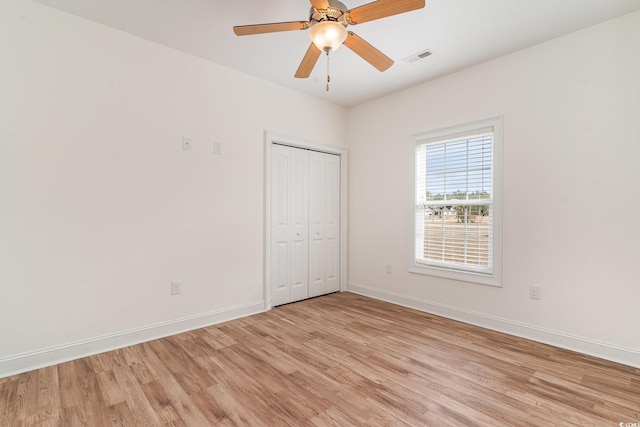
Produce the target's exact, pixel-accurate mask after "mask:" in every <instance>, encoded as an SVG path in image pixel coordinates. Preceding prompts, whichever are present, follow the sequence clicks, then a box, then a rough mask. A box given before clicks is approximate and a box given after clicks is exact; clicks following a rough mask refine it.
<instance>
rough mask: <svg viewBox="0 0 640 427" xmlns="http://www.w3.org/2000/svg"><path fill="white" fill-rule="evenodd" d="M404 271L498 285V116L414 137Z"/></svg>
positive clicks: (500, 126)
mask: <svg viewBox="0 0 640 427" xmlns="http://www.w3.org/2000/svg"><path fill="white" fill-rule="evenodd" d="M411 149H412V151H413V153H414V167H415V169H414V171H415V174H414V180H415V181H414V191H413V197H412V200H414V205H413V207H412V216H413V223H414V233H413V235H414V239H413V248H412V251H411V253H412V259H411V266H410V271H411V272H414V273H421V274H428V275H434V276H440V277H447V278H451V279H457V280H464V281H470V282H476V283H481V284H486V285H493V286H501V267H502V262H501V261H502V238H501V229H502V227H501V222H502V205H501V176H502V170H501V167H502V118H495V119H490V120H485V121H482V122H477V123H471V124H467V125H462V126H457V127H454V128H449V129H443V130H439V131H434V132H428V133H424V134H420V135H415V136H414V137H413V139H412V144H411Z"/></svg>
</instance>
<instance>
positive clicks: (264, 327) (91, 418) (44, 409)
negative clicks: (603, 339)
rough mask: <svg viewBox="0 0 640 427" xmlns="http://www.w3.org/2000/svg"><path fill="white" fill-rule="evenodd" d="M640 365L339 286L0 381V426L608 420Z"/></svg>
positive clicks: (626, 396)
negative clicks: (254, 312)
mask: <svg viewBox="0 0 640 427" xmlns="http://www.w3.org/2000/svg"><path fill="white" fill-rule="evenodd" d="M621 422H625V423H640V369H637V368H634V367H630V366H624V365H619V364H616V363H612V362H609V361H604V360H601V359H597V358H593V357H590V356H586V355H582V354H577V353H573V352H571V351H568V350H563V349H558V348H555V347H552V346H549V345H545V344H540V343H537V342H533V341H528V340H525V339H522V338H518V337H514V336H509V335H505V334H501V333H499V332H495V331H489V330H486V329H482V328H478V327H475V326H471V325H467V324H464V323H460V322H456V321H452V320H448V319H444V318H441V317H437V316H434V315H431V314H428V313H421V312H418V311H414V310H411V309H408V308H405V307H400V306H396V305H392V304H388V303H384V302H381V301H376V300H373V299H370V298H365V297H362V296H359V295H355V294H350V293H342V294H332V295H328V296H324V297H320V298H314V299H310V300H306V301H302V302H299V303H295V304H289V305H285V306H282V307H277V308H275V309H273V310H271V311H270V312H267V313H262V314H258V315H255V316H251V317H247V318H242V319H238V320H234V321H230V322H225V323H221V324H218V325H213V326H209V327H206V328H202V329H198V330H194V331H190V332H186V333H183V334H179V335H175V336H172V337H167V338H163V339H160V340H155V341H151V342H147V343H143V344H139V345H135V346H130V347H126V348H123V349H120V350H115V351H112V352H107V353H103V354H99V355H95V356H90V357H87V358H84V359H78V360H74V361H71V362H67V363H62V364H60V365H56V366H52V367H48V368H44V369H39V370H36V371H32V372H28V373H25V374H21V375H16V376H12V377H7V378H2V379H0V425H1V426H10V427H15V426H65V427H66V426H75V425H78V426H87V425H90V426H102V425H104V426H136V427H137V426H145V425H149V426H206V425H220V426H238V425H241V426H252V427H253V426H258V427H259V426H278V425H283V426H285V425H296V426H307V425H308V426H336V425H339V426H389V425H395V426H461V425H464V426H490V427H500V426H505V427H506V426H508V427H532V426H545V427H546V426H549V425H563V426H564V425H566V426H589V425H598V426H600V425H602V426H607V425H611V426H615V425H619V424H620V423H621Z"/></svg>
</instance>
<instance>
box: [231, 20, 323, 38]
mask: <svg viewBox="0 0 640 427" xmlns="http://www.w3.org/2000/svg"><path fill="white" fill-rule="evenodd" d="M310 26H311V24H310V23H309V22H308V21H293V22H276V23H273V24H255V25H236V26H235V27H233V32H234V33H236V35H237V36H250V35H253V34H264V33H277V32H280V31H293V30H306V29H307V28H309V27H310Z"/></svg>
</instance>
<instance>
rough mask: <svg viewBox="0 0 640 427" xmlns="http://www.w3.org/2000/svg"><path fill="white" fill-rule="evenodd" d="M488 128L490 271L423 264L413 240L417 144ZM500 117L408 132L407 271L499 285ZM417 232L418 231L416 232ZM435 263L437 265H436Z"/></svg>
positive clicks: (416, 230) (415, 214) (500, 277)
mask: <svg viewBox="0 0 640 427" xmlns="http://www.w3.org/2000/svg"><path fill="white" fill-rule="evenodd" d="M487 129H491V130H492V131H493V145H492V148H493V150H492V168H493V173H492V177H493V181H492V190H493V191H492V196H493V203H492V215H493V230H492V232H493V238H492V239H491V242H492V243H491V247H490V248H489V252H490V256H491V265H492V268H491V272H481V271H470V270H469V269H461V268H457V267H456V265H455V264H453V263H446V262H445V263H433V265H432V264H429V265H427V264H425V263H423V262H418V258H417V257H416V251H417V246H418V245H417V243H416V238H417V236H418V235H419V233H418V231H419V230H418V226H417V210H418V209H417V200H416V193H417V186H418V183H417V176H416V173H417V170H416V160H417V159H416V157H417V156H416V153H417V148H418V147H419V146H422V145H423V144H425V143H429V142H434V143H435V142H439V141H442V142H444V141H447V140H451V139H453V138H456V137H464V136H466V135H472V134H473V133H476V132H479V131H483V130H485V131H486V130H487ZM503 145H504V142H503V117H493V118H490V119H486V120H481V121H477V122H472V123H466V124H463V125H458V126H453V127H449V128H444V129H437V130H433V131H428V132H423V133H419V134H415V135H412V136H411V144H410V149H411V156H410V158H411V167H410V170H411V182H412V185H411V199H410V200H411V220H410V224H411V231H412V232H411V248H410V251H409V253H410V260H409V271H410V272H411V273H417V274H425V275H429V276H437V277H443V278H447V279H453V280H460V281H465V282H472V283H478V284H482V285H490V286H502V173H503V170H502V169H503V165H502V151H503ZM420 235H421V234H420ZM436 264H437V265H436Z"/></svg>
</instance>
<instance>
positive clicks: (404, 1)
mask: <svg viewBox="0 0 640 427" xmlns="http://www.w3.org/2000/svg"><path fill="white" fill-rule="evenodd" d="M310 2H311V10H310V12H309V20H308V21H291V22H276V23H272V24H255V25H239V26H235V27H233V31H234V33H236V35H238V36H248V35H254V34H264V33H275V32H280V31H293V30H307V29H308V30H309V37H310V38H311V41H312V43H311V45H310V46H309V48H308V49H307V53H306V54H305V55H304V58H303V59H302V62H301V63H300V66H299V67H298V70H297V71H296V74H295V77H297V78H307V77H309V76H310V75H311V71H312V70H313V67H314V66H315V65H316V62H317V61H318V58H319V57H320V54H321V53H322V52H323V51H324V52H325V53H326V54H327V55H329V52H332V51H334V50H336V49H337V48H338V47H340V46H341V45H342V44H343V43H344V45H345V46H347V47H348V48H349V49H351V50H352V51H354V52H355V53H356V54H358V55H359V56H360V57H362V59H364V60H365V61H367V62H368V63H369V64H371V65H373V66H374V67H375V68H377V69H378V70H380V71H385V70H387V69H388V68H389V67H391V66H392V65H393V60H392V59H391V58H389V57H388V56H386V55H385V54H384V53H382V52H380V51H379V50H378V49H376V48H375V47H373V46H372V45H370V44H369V43H367V42H366V41H365V40H363V39H362V38H361V37H359V36H357V35H356V34H355V33H353V32H352V31H347V26H348V25H356V24H361V23H363V22H368V21H373V20H375V19H380V18H386V17H387V16H392V15H397V14H399V13H404V12H409V11H412V10H416V9H421V8H423V7H424V5H425V0H377V1H374V2H372V3H368V4H365V5H362V6H359V7H356V8H354V9H351V10H349V9H347V7H346V6H345V5H344V4H343V3H341V2H340V1H337V0H310ZM327 74H328V72H327ZM328 82H329V76H328V75H327V90H329V86H328Z"/></svg>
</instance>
